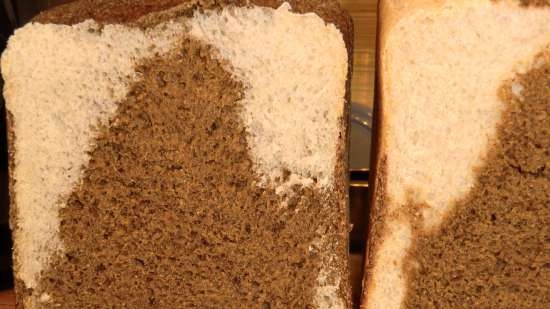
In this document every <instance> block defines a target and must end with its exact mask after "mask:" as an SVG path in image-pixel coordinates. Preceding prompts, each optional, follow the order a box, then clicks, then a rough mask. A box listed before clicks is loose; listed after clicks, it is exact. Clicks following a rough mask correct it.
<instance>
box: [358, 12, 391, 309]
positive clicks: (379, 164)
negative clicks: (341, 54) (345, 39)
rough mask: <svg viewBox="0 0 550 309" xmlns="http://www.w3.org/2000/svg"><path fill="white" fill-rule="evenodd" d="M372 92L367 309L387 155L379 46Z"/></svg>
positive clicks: (381, 28)
mask: <svg viewBox="0 0 550 309" xmlns="http://www.w3.org/2000/svg"><path fill="white" fill-rule="evenodd" d="M383 2H384V1H379V2H378V16H383V14H384V13H385V12H384V10H386V8H385V7H384V3H383ZM384 27H385V24H384V21H383V20H382V19H381V18H378V21H377V28H376V46H377V47H380V46H382V33H383V31H384ZM375 57H376V59H375V81H374V83H375V91H374V108H373V111H374V116H373V131H372V134H373V139H372V146H371V147H372V148H371V152H372V154H371V164H370V166H371V173H370V178H369V187H370V188H371V190H370V193H369V194H370V196H369V199H368V200H369V202H370V208H369V222H368V227H367V235H366V237H365V239H367V243H366V245H365V255H364V260H363V265H364V267H363V293H362V294H361V301H360V307H361V308H367V301H368V297H367V296H368V295H367V293H366V292H367V290H368V284H369V279H370V276H371V274H372V269H373V264H372V263H373V262H374V257H375V254H374V253H375V252H376V246H377V245H378V244H379V239H380V238H381V235H380V234H381V231H382V229H383V225H384V220H383V209H384V196H385V194H384V191H385V182H386V179H385V178H386V158H385V157H383V156H382V155H381V151H380V149H381V142H382V136H381V135H382V134H380V132H382V124H383V118H384V116H383V115H384V110H383V105H382V104H381V103H382V101H383V96H384V95H383V93H382V91H381V90H382V83H383V79H382V76H381V74H382V72H381V70H380V68H381V61H382V59H381V58H382V57H381V53H380V49H379V48H376V55H375Z"/></svg>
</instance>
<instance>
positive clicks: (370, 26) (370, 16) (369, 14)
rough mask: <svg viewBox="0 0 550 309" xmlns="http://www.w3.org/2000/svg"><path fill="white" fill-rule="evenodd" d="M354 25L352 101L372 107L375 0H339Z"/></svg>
mask: <svg viewBox="0 0 550 309" xmlns="http://www.w3.org/2000/svg"><path fill="white" fill-rule="evenodd" d="M340 2H341V3H342V5H343V6H344V8H346V10H348V12H349V13H350V14H351V16H352V18H353V22H354V26H355V56H354V57H353V62H354V72H353V73H354V74H353V81H352V101H353V102H356V103H359V104H362V105H365V106H368V107H372V101H373V97H374V56H375V53H374V51H375V46H376V10H377V2H378V1H377V0H340Z"/></svg>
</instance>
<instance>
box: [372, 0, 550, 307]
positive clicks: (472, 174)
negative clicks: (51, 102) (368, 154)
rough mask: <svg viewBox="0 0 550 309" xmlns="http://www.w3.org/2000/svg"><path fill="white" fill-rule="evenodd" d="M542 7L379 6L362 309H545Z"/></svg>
mask: <svg viewBox="0 0 550 309" xmlns="http://www.w3.org/2000/svg"><path fill="white" fill-rule="evenodd" d="M548 4H549V3H548V1H504V0H503V1H489V0H483V1H480V0H460V1H455V0H414V1H399V0H385V1H381V4H380V37H379V47H378V53H379V54H378V57H379V58H378V96H379V98H378V106H377V117H378V120H377V130H378V141H377V143H376V144H377V147H378V150H377V154H376V156H377V157H376V160H375V171H374V189H373V201H372V202H373V206H372V214H371V222H370V239H369V244H368V251H367V259H366V268H365V281H364V295H363V302H362V306H363V308H366V309H382V308H383V309H397V308H541V309H542V308H547V307H548V304H549V303H550V298H549V297H550V296H549V295H550V294H549V293H548V292H549V288H550V269H549V268H548V261H550V251H549V250H548V239H549V237H550V221H549V220H550V207H549V205H550V166H549V164H550V153H549V151H548V150H549V149H550V121H549V118H548V116H549V115H550V92H549V89H550V88H549V85H550V61H549V60H550V58H549V55H550V54H549V53H550V50H549V48H550V6H549V5H548Z"/></svg>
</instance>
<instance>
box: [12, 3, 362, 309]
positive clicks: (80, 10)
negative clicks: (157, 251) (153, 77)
mask: <svg viewBox="0 0 550 309" xmlns="http://www.w3.org/2000/svg"><path fill="white" fill-rule="evenodd" d="M283 2H285V1H284V0H250V1H247V0H121V1H117V0H115V1H113V0H79V1H75V2H72V3H68V4H64V5H60V6H58V7H55V8H52V9H50V10H48V11H45V12H42V13H40V14H39V15H37V16H36V17H35V18H34V19H33V21H34V22H39V23H53V24H67V25H72V24H76V23H79V22H82V21H84V20H87V19H95V20H96V21H98V22H101V23H106V24H108V23H131V22H135V21H137V20H138V19H140V18H142V17H143V16H145V15H147V14H150V13H154V12H159V11H163V10H168V9H170V8H173V7H175V6H178V5H186V4H187V5H188V6H186V9H188V11H189V14H190V12H192V11H193V10H195V9H205V8H217V7H223V6H226V5H236V6H247V5H257V6H266V7H272V8H276V7H278V6H279V5H281V4H282V3H283ZM286 2H289V3H290V5H291V6H292V8H293V11H294V12H298V13H306V12H314V13H316V14H317V15H319V16H320V17H321V18H323V19H324V20H325V21H326V22H327V23H334V24H335V25H336V26H337V28H338V29H339V30H340V31H341V32H342V34H343V38H344V41H345V43H346V48H347V50H348V79H347V83H346V102H345V107H344V115H343V119H342V127H343V128H345V130H344V132H343V136H341V137H340V138H341V141H340V143H339V149H338V151H339V154H338V157H339V158H340V161H339V162H340V163H339V164H338V165H337V166H336V184H337V187H338V188H339V189H338V192H337V195H338V196H341V199H342V200H345V201H346V207H347V206H348V203H349V197H348V190H347V188H348V185H349V175H348V172H347V171H348V169H349V163H348V158H349V135H350V128H349V125H348V117H349V112H350V106H351V104H350V102H351V76H352V61H353V22H352V19H351V17H350V16H349V14H348V13H347V12H346V11H345V10H343V9H342V8H341V6H340V5H339V4H338V2H337V1H335V0H315V1H310V0H286ZM7 126H8V135H9V141H8V144H9V157H10V166H9V170H10V181H9V186H10V197H11V198H12V199H11V200H12V202H11V212H10V225H11V229H12V230H13V231H15V230H16V226H17V220H16V213H17V206H16V205H15V204H14V202H13V201H14V199H13V197H14V191H13V187H14V183H15V180H14V179H13V177H12V175H11V173H12V172H13V162H14V161H13V154H14V153H15V151H16V150H15V147H14V138H15V136H14V132H13V120H12V116H11V115H10V114H9V112H8V115H7ZM348 208H349V207H348ZM347 221H348V222H349V215H348V220H347ZM350 229H351V226H350ZM15 233H16V232H15ZM341 238H342V239H346V241H345V242H341V244H340V245H339V248H338V251H339V252H338V255H339V256H341V257H343V256H345V257H348V241H347V239H348V235H347V234H346V235H341ZM14 239H15V236H14ZM346 260H349V259H346ZM14 261H15V257H14ZM16 263H17V261H15V264H16ZM347 264H348V265H341V266H340V269H341V270H342V272H343V273H344V276H343V278H342V285H341V286H344V287H346V290H345V291H340V293H341V294H342V295H343V296H345V299H347V300H348V304H346V305H347V307H348V308H351V288H350V282H349V261H348V263H347ZM15 291H16V302H17V307H16V308H17V309H24V304H23V300H24V298H25V295H28V291H27V290H26V287H25V285H24V283H23V282H21V281H18V280H16V284H15Z"/></svg>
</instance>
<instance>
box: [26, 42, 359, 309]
mask: <svg viewBox="0 0 550 309" xmlns="http://www.w3.org/2000/svg"><path fill="white" fill-rule="evenodd" d="M211 54H212V51H211V50H210V48H209V47H207V46H204V45H203V44H200V43H198V42H195V41H193V40H191V39H187V40H185V41H184V42H183V43H182V44H181V46H180V47H179V48H177V49H176V50H175V51H174V52H172V53H171V54H169V55H168V56H163V57H157V58H153V59H149V60H147V61H146V62H145V63H143V64H142V65H140V66H139V67H138V72H139V73H140V76H142V78H141V79H140V81H138V82H136V83H135V84H134V85H133V86H132V88H131V91H130V94H129V96H128V97H127V99H126V100H125V101H124V102H121V103H120V104H119V106H118V111H117V115H116V117H115V118H114V119H112V121H111V123H110V125H109V126H108V127H107V126H106V127H102V128H100V134H99V137H98V138H97V140H96V144H97V146H96V148H95V150H93V151H92V152H91V153H90V157H91V159H90V162H89V165H88V166H87V168H86V170H85V172H84V174H83V175H84V176H83V180H82V182H81V183H80V184H79V186H78V187H77V188H76V189H75V190H74V191H73V192H72V193H71V195H70V197H69V200H68V203H67V207H65V208H63V209H62V210H61V212H60V219H61V224H60V237H61V240H62V242H63V245H64V251H63V253H62V254H58V255H56V256H54V257H52V262H51V264H50V265H49V269H48V270H46V271H44V272H43V273H42V274H41V279H40V282H39V285H38V286H37V287H36V288H35V289H34V290H30V289H29V290H26V291H25V290H24V289H23V287H22V283H20V284H19V286H20V289H19V292H20V293H19V296H23V294H26V295H27V296H24V299H32V301H33V303H35V304H38V306H37V307H44V308H71V309H74V308H106V307H109V308H175V307H177V308H262V309H270V308H317V307H318V305H316V300H315V298H316V297H317V296H316V293H317V291H318V290H317V289H318V288H319V287H320V286H322V285H326V286H330V285H335V287H333V290H334V291H336V293H338V294H339V295H337V297H338V298H339V299H344V300H346V299H349V295H348V294H347V293H349V292H348V291H347V289H345V288H342V287H346V286H347V284H348V281H347V278H346V275H347V232H348V226H349V225H348V223H347V222H348V221H347V209H346V204H345V203H343V202H342V201H343V200H345V198H346V195H345V192H344V188H341V189H336V191H334V192H326V191H323V192H322V191H320V190H317V189H315V187H311V188H303V187H300V186H295V187H293V188H292V189H291V190H290V191H291V192H289V193H288V194H287V195H280V194H277V193H276V192H275V189H274V188H269V187H261V186H259V185H258V183H259V179H258V176H257V175H256V174H255V173H254V172H253V171H254V169H253V163H252V160H251V158H250V157H249V151H248V146H247V141H246V136H245V128H244V126H243V124H242V121H241V119H240V116H239V108H240V107H239V100H240V99H241V97H242V93H243V85H242V84H240V83H239V82H237V81H235V80H234V79H233V78H232V76H231V74H230V73H228V72H227V71H226V70H224V68H223V66H222V64H221V63H220V62H219V61H217V60H214V58H213V57H212V55H211ZM284 177H286V175H283V178H284ZM282 180H284V179H282ZM319 274H323V276H324V277H323V278H319ZM321 281H322V282H321ZM346 305H347V304H346Z"/></svg>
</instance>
